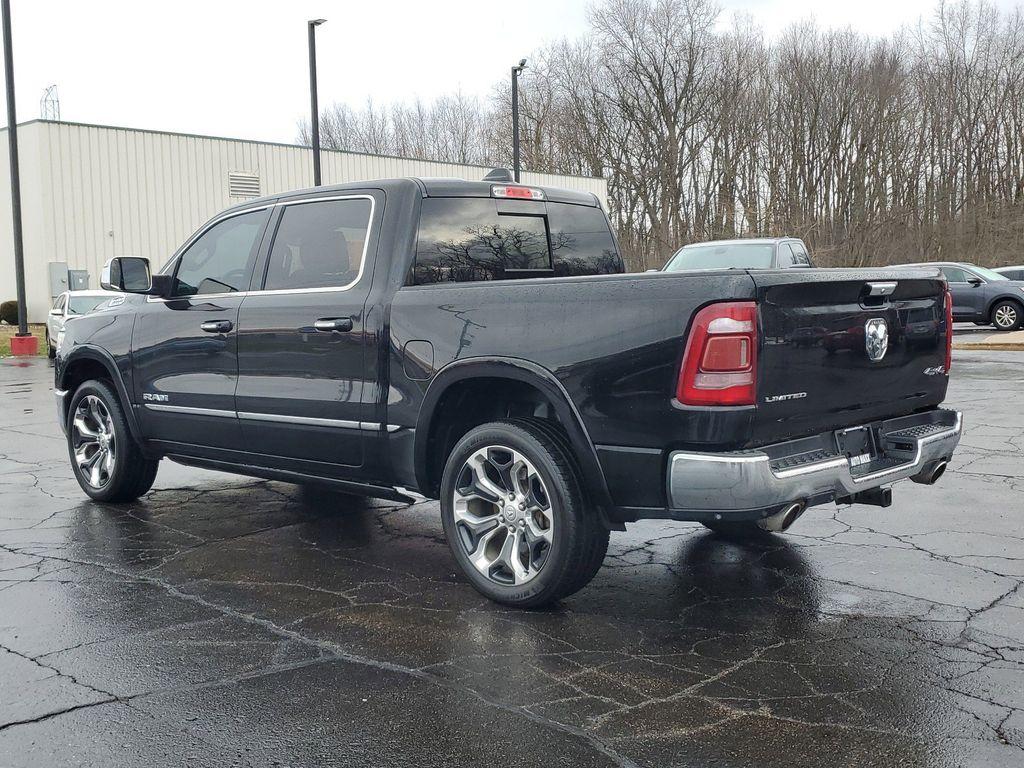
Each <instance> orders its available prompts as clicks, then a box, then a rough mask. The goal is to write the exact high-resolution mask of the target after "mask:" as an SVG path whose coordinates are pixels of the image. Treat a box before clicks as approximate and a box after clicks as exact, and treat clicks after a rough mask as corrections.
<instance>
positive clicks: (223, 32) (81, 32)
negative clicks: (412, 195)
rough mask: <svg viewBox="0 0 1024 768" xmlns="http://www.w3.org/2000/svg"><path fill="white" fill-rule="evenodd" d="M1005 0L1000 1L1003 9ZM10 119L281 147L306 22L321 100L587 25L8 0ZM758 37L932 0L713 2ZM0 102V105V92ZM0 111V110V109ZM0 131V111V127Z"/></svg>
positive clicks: (451, 67) (928, 6)
mask: <svg viewBox="0 0 1024 768" xmlns="http://www.w3.org/2000/svg"><path fill="white" fill-rule="evenodd" d="M1019 1H1020V0H999V5H1001V6H1003V7H1012V6H1013V5H1015V4H1016V3H1017V2H1019ZM12 5H13V11H12V13H13V29H14V58H15V76H16V85H17V106H18V122H24V121H26V120H31V119H33V118H36V117H39V116H40V107H39V100H40V97H41V95H42V92H43V90H44V88H45V87H46V86H48V85H50V84H53V83H56V84H57V86H58V91H59V94H60V102H61V118H62V119H64V120H71V121H77V122H86V123H101V124H106V125H123V126H129V127H138V128H154V129H160V130H167V131H181V132H189V133H202V134H211V135H217V136H230V137H238V138H249V139H261V140H268V141H284V142H293V141H294V140H295V137H296V132H297V130H296V124H297V120H298V119H299V118H300V117H302V116H303V115H306V114H307V113H308V109H309V106H308V104H309V101H308V99H309V95H308V93H309V92H308V69H307V66H308V59H307V53H306V25H305V22H306V20H307V19H311V18H318V17H323V18H326V19H327V20H328V23H327V24H325V25H324V26H322V27H320V28H319V31H318V35H317V47H318V61H319V79H320V89H319V91H320V103H321V105H327V104H330V103H331V102H335V101H341V102H347V103H350V104H353V105H361V104H363V103H365V101H366V100H367V98H369V97H372V98H373V99H374V100H375V101H378V102H388V101H393V100H413V99H415V98H417V97H420V98H423V99H430V98H432V97H434V96H436V95H439V94H441V93H446V92H451V91H455V90H459V89H461V90H462V92H463V93H466V94H474V95H480V96H486V95H488V94H489V93H490V91H491V88H492V86H493V84H494V83H495V81H496V80H497V79H499V78H502V77H505V76H507V73H508V70H509V67H510V66H511V65H512V64H513V63H515V62H516V61H517V60H518V59H519V58H521V57H522V56H525V55H527V54H529V52H530V51H531V50H533V49H534V48H537V47H538V46H540V45H543V44H544V43H545V42H547V41H550V40H553V39H557V38H560V37H565V36H569V37H575V36H578V35H580V34H582V33H583V32H584V31H585V30H586V27H587V10H586V9H587V7H588V2H587V0H501V1H500V2H494V0H427V1H425V2H424V0H411V1H410V0H373V1H372V2H353V1H352V0H334V1H328V0H297V1H296V0H293V1H292V2H280V0H274V1H273V2H267V1H265V0H245V1H244V2H243V1H241V0H237V1H236V0H204V1H203V2H196V1H195V0H175V1H174V2H169V3H164V2H159V3H158V2H152V1H147V0H133V1H132V2H125V1H122V0H93V1H91V2H84V1H83V0H49V1H44V0H13V2H12ZM721 5H722V6H723V19H727V18H728V17H730V16H731V14H732V13H733V12H734V11H737V10H740V11H745V12H747V13H749V14H750V15H752V16H753V17H754V19H755V21H757V22H758V23H759V24H760V25H761V26H762V27H763V28H764V29H765V30H766V31H767V32H768V33H769V34H771V33H773V32H776V31H778V30H779V29H781V28H782V27H784V26H786V25H787V24H789V23H791V22H793V21H797V20H802V19H808V18H812V17H813V18H815V19H816V20H817V22H818V23H819V25H821V26H824V27H830V26H847V25H850V26H853V27H854V28H856V29H858V30H861V31H864V32H867V33H871V34H886V33H888V32H891V31H892V30H894V29H895V28H897V27H899V26H900V25H902V24H913V23H916V22H917V20H918V19H919V18H921V17H922V16H924V17H925V18H929V17H930V16H931V14H932V12H933V10H934V8H935V2H934V0H857V1H856V2H849V3H835V2H833V3H824V2H820V0H817V1H816V0H746V1H744V0H723V2H721ZM0 104H3V105H4V108H6V100H5V99H4V96H3V93H2V92H0ZM0 114H3V113H0ZM4 122H6V121H5V120H4V119H3V118H2V117H0V124H3V123H4Z"/></svg>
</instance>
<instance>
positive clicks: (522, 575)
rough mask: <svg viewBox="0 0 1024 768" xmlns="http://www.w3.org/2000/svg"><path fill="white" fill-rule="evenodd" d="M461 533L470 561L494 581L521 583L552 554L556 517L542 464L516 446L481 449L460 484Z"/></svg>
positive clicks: (457, 489) (457, 485) (468, 463)
mask: <svg viewBox="0 0 1024 768" xmlns="http://www.w3.org/2000/svg"><path fill="white" fill-rule="evenodd" d="M452 508H453V510H454V515H455V531H456V534H457V537H458V539H459V544H460V545H461V546H462V548H463V550H464V551H465V553H466V555H467V557H468V558H469V561H470V562H471V563H472V564H473V566H474V567H475V568H476V569H477V570H478V571H479V572H480V573H482V574H483V575H484V576H485V577H486V578H487V579H488V580H490V581H493V582H495V583H496V584H501V585H504V586H519V585H520V584H525V583H526V582H528V581H530V580H531V579H533V578H534V577H535V576H536V575H537V574H538V573H540V570H541V569H542V568H543V567H544V564H545V563H546V562H547V558H548V554H549V553H550V552H551V544H552V541H553V538H552V537H553V535H554V526H555V519H554V514H553V512H552V509H551V496H550V495H549V494H548V490H547V487H545V485H544V481H543V480H542V479H541V476H540V474H539V473H538V472H537V468H536V467H534V466H533V464H532V463H530V460H529V459H527V458H526V457H525V456H523V454H521V453H519V452H518V451H515V450H512V449H511V448H505V447H503V446H497V445H491V446H487V447H486V448H481V449H479V450H478V451H476V452H475V453H473V455H471V456H470V457H469V458H468V459H467V460H466V462H465V463H464V464H463V465H462V469H461V470H460V471H459V476H458V479H457V480H456V483H455V493H454V504H453V505H452Z"/></svg>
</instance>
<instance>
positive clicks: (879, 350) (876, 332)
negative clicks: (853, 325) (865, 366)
mask: <svg viewBox="0 0 1024 768" xmlns="http://www.w3.org/2000/svg"><path fill="white" fill-rule="evenodd" d="M864 346H865V347H866V348H867V350H868V359H869V360H871V362H873V363H877V362H878V361H879V360H881V359H882V358H883V357H885V353H886V352H887V351H888V349H889V326H888V324H887V323H886V322H885V318H884V317H875V318H872V319H871V320H868V321H867V322H866V323H864Z"/></svg>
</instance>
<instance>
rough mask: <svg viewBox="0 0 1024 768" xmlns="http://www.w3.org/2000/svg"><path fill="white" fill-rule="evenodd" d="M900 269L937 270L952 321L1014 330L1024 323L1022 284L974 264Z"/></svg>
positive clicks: (942, 263) (930, 264)
mask: <svg viewBox="0 0 1024 768" xmlns="http://www.w3.org/2000/svg"><path fill="white" fill-rule="evenodd" d="M902 266H904V267H918V266H923V267H938V268H939V269H940V270H942V274H943V275H944V276H945V278H946V281H947V282H948V284H949V289H950V291H951V292H952V294H953V320H955V321H970V322H973V323H975V324H976V325H994V326H995V327H996V330H998V331H1015V330H1017V329H1018V328H1020V327H1021V324H1022V323H1024V281H1022V280H1010V279H1009V278H1008V277H1006V275H1002V274H1000V273H999V272H996V271H995V270H992V269H987V268H985V267H979V266H977V265H976V264H965V263H962V262H952V261H930V262H926V263H922V264H904V265H902Z"/></svg>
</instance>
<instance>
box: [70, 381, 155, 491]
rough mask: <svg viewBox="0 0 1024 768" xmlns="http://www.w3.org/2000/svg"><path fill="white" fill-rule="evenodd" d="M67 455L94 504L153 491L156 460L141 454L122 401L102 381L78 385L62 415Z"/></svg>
mask: <svg viewBox="0 0 1024 768" xmlns="http://www.w3.org/2000/svg"><path fill="white" fill-rule="evenodd" d="M67 419H68V421H67V427H68V429H67V438H68V455H69V456H70V457H71V466H72V468H73V469H74V471H75V479H76V480H78V484H79V485H80V486H82V490H83V491H85V492H86V493H87V494H88V495H89V496H90V497H91V498H93V499H95V500H96V501H105V502H122V501H134V500H135V499H137V498H139V496H142V495H143V494H144V493H146V492H147V491H148V490H149V489H150V488H152V487H153V481H154V480H155V479H156V471H157V468H158V467H159V466H160V462H159V461H158V460H155V459H147V458H146V457H145V456H143V455H142V451H141V450H140V449H139V446H138V444H137V443H136V442H135V441H134V440H133V439H132V435H131V432H130V431H129V429H128V422H127V421H126V420H125V415H124V409H123V408H122V407H121V401H120V400H119V399H118V397H117V394H116V393H115V392H114V390H113V388H112V387H111V386H110V385H109V384H108V383H107V382H105V381H99V380H93V381H87V382H85V383H84V384H82V385H81V386H80V387H79V388H78V389H77V390H76V391H75V394H74V396H73V397H72V398H71V407H70V409H69V411H68V416H67Z"/></svg>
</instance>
